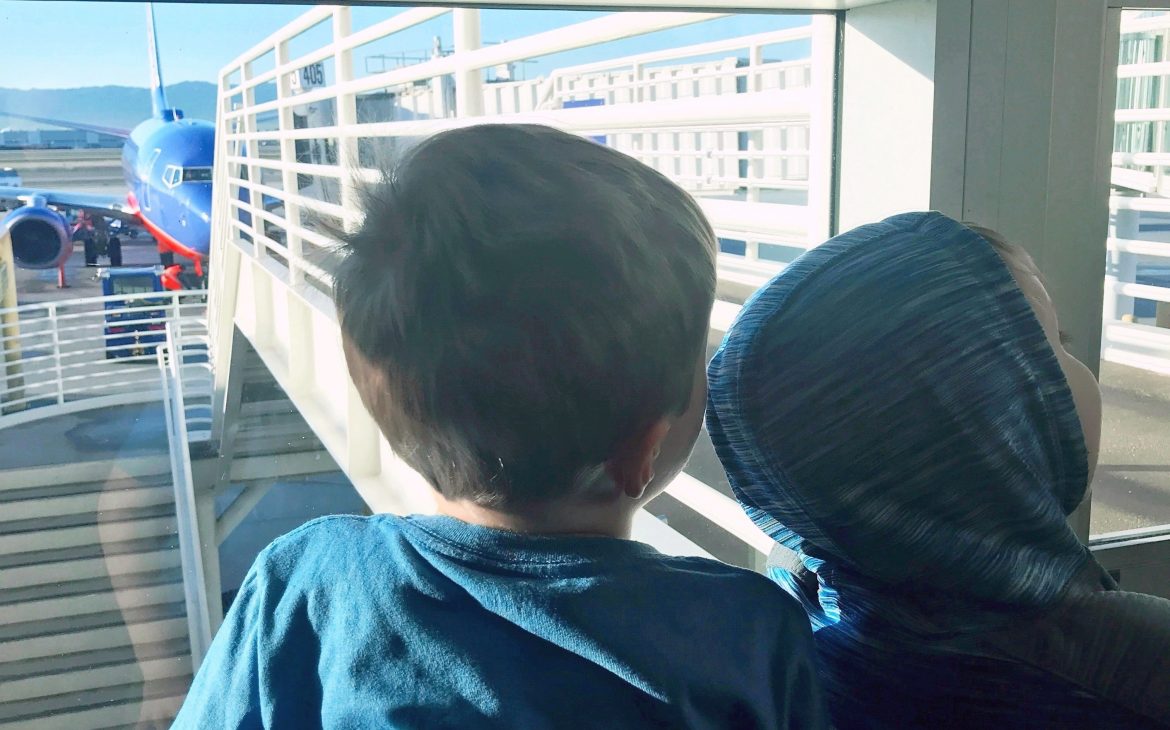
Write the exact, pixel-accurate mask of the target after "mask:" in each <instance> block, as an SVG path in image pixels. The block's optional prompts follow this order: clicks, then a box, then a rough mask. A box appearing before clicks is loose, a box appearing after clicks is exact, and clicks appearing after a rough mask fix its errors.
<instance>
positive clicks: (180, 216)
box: [0, 3, 215, 289]
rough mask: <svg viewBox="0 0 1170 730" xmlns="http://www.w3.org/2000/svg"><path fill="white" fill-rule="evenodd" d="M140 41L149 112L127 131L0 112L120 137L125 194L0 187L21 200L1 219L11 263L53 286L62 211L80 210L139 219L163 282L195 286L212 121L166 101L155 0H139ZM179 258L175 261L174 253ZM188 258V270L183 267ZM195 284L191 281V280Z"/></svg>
mask: <svg viewBox="0 0 1170 730" xmlns="http://www.w3.org/2000/svg"><path fill="white" fill-rule="evenodd" d="M146 24H147V45H148V52H149V60H150V81H151V107H152V115H151V118H150V119H147V120H146V121H144V122H142V123H141V124H139V125H138V126H136V127H135V128H134V129H133V130H124V129H113V128H109V127H99V126H95V125H90V124H81V123H77V122H68V121H63V120H59V119H46V118H43V117H32V116H28V115H24V114H16V113H12V112H8V111H2V110H0V115H2V116H11V117H17V118H23V119H30V120H32V121H37V122H44V123H49V124H53V125H54V126H61V127H66V128H70V129H79V130H82V131H90V132H102V133H105V134H112V135H115V136H118V137H122V138H123V139H125V140H126V141H125V142H124V144H123V146H122V171H123V175H124V177H125V180H126V185H127V187H128V188H129V190H128V192H127V194H126V195H125V197H124V198H123V197H121V196H107V195H90V194H83V193H70V192H64V191H54V190H40V189H34V188H25V187H8V186H0V203H3V202H5V201H16V202H18V203H20V204H21V206H20V207H17V208H15V209H14V210H12V211H11V212H10V213H8V215H7V216H5V218H4V219H3V221H0V236H3V235H4V234H5V233H7V234H8V235H9V236H11V239H12V250H13V258H15V260H16V265H17V266H19V267H21V268H28V269H52V268H56V269H57V271H58V275H57V277H58V278H57V283H58V286H61V287H64V286H66V282H65V262H66V261H67V260H68V259H69V256H70V255H71V254H72V253H73V240H72V236H71V231H70V225H69V222H68V221H67V220H66V218H65V216H64V215H62V213H61V212H59V211H61V210H67V211H78V212H79V213H81V212H83V213H85V214H87V215H88V216H90V217H92V218H93V219H94V220H97V221H100V222H102V223H103V224H104V221H105V220H106V219H110V220H120V221H122V222H123V225H125V224H127V223H138V224H140V225H142V226H143V227H145V228H146V230H147V231H149V232H150V234H151V235H152V236H154V239H155V241H156V242H157V244H158V250H159V257H160V260H161V263H162V264H163V266H164V267H165V268H164V273H163V283H164V285H165V286H166V287H167V288H168V289H181V288H184V283H186V284H188V285H189V286H188V287H187V288H195V287H199V286H202V284H203V282H204V281H205V267H206V262H207V255H208V251H209V248H210V243H211V178H212V173H211V171H212V161H213V158H214V151H215V125H213V124H212V123H211V122H207V121H202V120H197V119H185V118H184V117H183V112H182V111H181V110H179V109H174V108H171V107H170V106H169V105H168V104H167V99H166V93H165V90H164V87H163V81H162V71H161V68H160V65H159V56H158V41H157V38H156V34H155V24H154V7H153V5H152V4H151V3H146ZM176 256H178V257H180V259H181V260H183V263H180V264H175V257H176ZM188 262H189V263H190V265H191V267H192V269H193V271H194V277H192V276H190V274H189V272H187V271H186V270H185V268H184V264H185V263H188ZM190 285H194V287H192V286H190Z"/></svg>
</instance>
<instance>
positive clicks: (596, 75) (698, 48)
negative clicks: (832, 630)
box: [210, 7, 836, 565]
mask: <svg viewBox="0 0 1170 730" xmlns="http://www.w3.org/2000/svg"><path fill="white" fill-rule="evenodd" d="M448 12H450V13H452V15H453V28H454V37H455V48H454V52H453V53H451V54H449V55H444V56H441V57H435V58H433V59H431V60H428V61H424V62H421V63H418V64H415V65H412V66H406V67H402V68H395V69H391V70H388V71H385V72H383V73H377V74H373V75H365V76H359V75H356V74H355V73H354V67H355V66H357V65H360V63H355V58H354V54H355V53H356V52H357V50H358V49H360V48H361V47H362V46H363V45H364V44H367V43H370V42H372V41H375V40H378V39H382V38H388V37H392V36H393V35H394V34H395V33H398V32H400V31H403V30H406V29H408V28H412V27H414V26H417V25H418V24H420V23H423V22H426V21H429V20H433V19H434V18H437V17H440V16H442V15H444V14H445V13H448ZM715 17H720V16H717V15H712V14H697V13H636V12H635V13H621V14H617V15H610V16H602V17H599V18H593V19H591V20H587V21H585V22H581V23H575V24H573V25H569V26H566V27H563V28H560V29H557V30H553V31H548V32H544V33H538V34H535V35H532V36H527V37H522V38H517V39H513V40H509V41H507V42H504V43H499V44H496V45H490V46H483V47H481V44H480V42H479V41H480V39H479V27H478V11H475V10H464V9H455V10H451V9H447V8H416V9H411V10H406V11H404V12H401V13H399V14H398V15H394V16H392V17H389V18H388V19H387V20H385V21H382V22H380V23H374V24H373V25H370V26H369V27H366V28H364V29H362V30H361V31H358V32H351V27H352V26H351V22H350V11H349V9H348V8H346V7H315V8H313V9H311V10H309V11H308V12H306V13H305V14H304V15H302V16H301V17H300V18H299V19H297V20H295V21H293V22H292V23H290V24H289V25H288V26H286V27H285V28H283V29H281V30H280V31H278V32H277V33H275V34H274V35H272V36H271V37H269V38H268V39H266V40H265V41H263V42H262V43H260V44H257V45H256V46H255V47H253V48H252V49H250V50H249V51H248V52H246V53H244V54H243V55H241V56H240V57H239V58H238V59H236V60H235V61H233V62H232V63H231V64H229V65H228V66H227V67H225V68H224V69H223V71H222V72H221V75H220V78H219V91H218V115H217V122H216V124H217V131H216V144H217V157H216V166H215V185H214V190H215V195H216V200H215V203H214V206H213V211H214V219H213V222H212V230H213V241H212V244H213V252H212V258H213V261H214V266H213V272H214V273H213V277H212V282H211V283H212V290H211V302H210V303H211V312H210V327H211V330H212V332H211V337H212V343H213V345H214V348H213V349H214V351H215V355H216V357H217V362H216V367H215V369H214V376H215V378H216V381H217V387H216V391H217V393H218V392H223V391H225V390H226V380H225V379H226V377H227V376H226V375H225V373H226V372H227V371H228V369H229V368H228V362H229V359H230V349H231V342H232V339H233V331H234V329H235V328H239V330H240V332H242V333H243V334H244V336H246V337H247V338H248V339H249V340H250V342H251V344H252V345H253V346H254V348H255V350H256V352H257V353H258V354H259V355H260V356H261V358H262V359H263V360H264V361H265V364H266V365H267V366H268V367H269V369H270V371H271V372H272V374H273V376H274V377H275V379H276V380H277V382H278V383H279V384H280V385H281V387H282V388H283V389H284V390H285V392H286V393H287V394H288V396H289V398H290V399H291V400H292V401H293V403H294V404H295V405H296V406H297V408H298V409H299V410H300V411H301V413H302V415H304V416H305V418H306V420H307V421H308V422H309V424H310V425H311V426H312V428H313V429H314V431H315V432H316V433H317V436H318V437H319V438H320V440H321V441H322V443H323V444H324V445H325V446H326V448H327V449H328V450H329V451H330V453H331V454H332V456H333V458H334V459H335V460H336V461H337V463H338V464H339V465H340V466H341V467H342V469H343V470H344V471H345V472H346V474H347V475H348V476H349V478H350V480H351V481H352V482H353V483H354V485H355V487H356V488H357V489H358V491H359V493H361V494H362V496H363V497H364V498H365V499H366V501H367V502H368V503H369V504H370V506H371V508H373V509H375V510H377V511H397V512H407V511H426V510H427V509H429V508H430V507H429V506H428V505H432V504H433V502H432V501H431V497H430V492H429V489H427V488H426V487H425V485H424V484H423V483H422V482H421V479H420V478H418V477H417V475H416V474H413V472H411V471H410V470H409V469H407V468H406V467H405V465H404V464H403V463H402V462H401V460H399V459H398V458H397V457H396V456H395V455H394V454H393V453H391V452H390V450H389V448H388V447H387V445H386V443H385V441H384V440H383V439H381V437H380V435H379V433H378V429H377V426H376V425H375V424H374V423H373V422H372V420H371V419H370V418H369V416H368V414H366V412H365V409H364V407H363V406H362V405H361V402H360V399H359V398H358V397H357V395H356V392H355V391H354V389H353V387H352V384H351V383H350V382H349V379H348V377H347V375H346V371H345V365H344V361H343V359H342V357H341V348H340V346H339V333H338V331H337V324H336V317H335V314H334V311H333V306H332V302H331V301H330V299H329V297H328V294H327V293H328V291H329V287H330V284H331V279H330V276H329V273H328V271H326V270H325V267H324V266H323V265H322V260H321V258H320V254H321V252H322V251H323V250H324V249H326V248H328V247H331V246H332V245H333V244H334V242H333V241H332V240H331V239H329V238H328V237H327V236H325V235H323V234H322V233H321V232H320V231H318V230H317V229H315V228H314V226H313V225H312V224H311V223H310V219H311V216H312V215H325V216H331V217H332V218H334V219H335V220H337V221H340V222H342V224H344V225H347V226H352V225H354V224H356V223H357V222H358V217H359V215H360V213H359V212H358V211H357V208H356V206H355V205H354V204H353V203H354V201H355V199H356V198H355V185H357V184H360V183H361V182H363V181H369V180H372V179H374V178H375V177H376V176H377V174H378V172H377V171H376V170H373V169H365V168H363V167H362V163H364V162H366V161H368V158H367V157H365V156H364V155H363V154H362V149H363V145H369V144H371V142H390V143H393V142H395V141H398V140H402V141H408V140H410V139H411V138H416V137H420V136H424V135H428V134H432V133H434V132H436V131H439V130H443V129H449V128H452V127H456V126H462V125H469V124H475V123H478V122H481V121H489V120H490V121H492V122H505V123H508V122H513V123H514V122H539V123H545V124H551V125H553V126H557V127H560V128H562V129H565V130H567V131H571V132H574V133H577V134H582V135H588V136H595V137H603V138H604V139H603V142H604V143H605V144H607V145H610V146H613V147H615V148H617V149H619V150H622V151H623V152H626V153H627V154H630V155H632V156H635V157H637V158H638V159H641V160H643V161H644V162H646V163H647V164H649V165H651V166H653V167H655V168H657V169H659V170H660V171H662V172H663V173H664V174H666V175H667V176H669V177H671V178H672V179H674V180H676V181H678V182H679V184H680V185H682V186H683V187H684V188H686V189H688V190H689V191H690V192H691V193H692V194H694V195H695V196H696V197H697V199H698V200H699V202H700V205H701V206H702V207H703V209H704V211H705V212H706V214H707V215H708V216H709V218H710V219H711V221H712V223H713V225H714V227H715V229H716V232H717V234H718V235H719V236H721V237H722V238H724V239H729V240H734V241H739V242H742V249H743V251H744V253H743V254H742V255H733V254H726V253H725V254H721V256H720V261H719V269H720V279H721V281H723V282H725V283H726V282H730V283H732V284H736V285H739V286H740V288H741V289H743V290H750V289H752V288H754V287H756V286H758V285H760V284H762V283H763V282H764V281H766V280H767V278H769V277H770V276H771V275H772V274H774V273H775V271H777V270H778V269H779V268H780V266H781V265H782V264H781V263H779V262H773V261H770V260H768V259H769V258H773V257H772V256H771V255H770V252H765V251H764V247H767V246H770V245H776V246H783V247H787V248H789V249H797V250H799V249H803V248H807V247H809V246H810V245H814V244H816V243H819V242H821V241H823V240H824V239H825V238H826V237H827V231H828V211H829V183H830V174H829V173H830V170H829V164H830V141H831V134H832V120H831V111H832V93H833V80H832V74H833V68H834V62H833V59H834V57H835V48H834V44H835V29H836V26H835V20H834V18H833V17H832V16H814V17H813V19H812V22H811V23H810V24H809V25H807V26H804V27H798V28H792V29H786V30H780V31H772V32H764V33H756V34H752V35H747V36H741V37H738V38H730V39H721V40H712V41H708V42H704V43H700V44H695V45H689V46H684V47H681V48H673V49H668V50H663V51H655V52H653V53H643V54H637V55H632V56H625V57H621V58H615V59H610V60H605V61H600V62H596V63H589V64H583V65H578V66H573V67H569V68H561V69H558V70H557V71H554V72H553V73H551V74H550V75H549V76H548V77H546V78H541V79H536V80H533V81H521V82H506V83H500V84H489V83H485V81H484V73H483V70H484V69H486V68H489V67H495V66H499V65H501V64H507V63H511V62H522V61H524V60H526V59H529V58H535V57H540V56H547V55H550V54H555V53H559V52H562V51H567V50H571V49H579V48H584V47H588V46H592V45H598V44H602V43H607V42H609V41H614V40H618V39H622V38H629V37H633V36H637V35H641V34H644V33H649V32H654V31H659V30H666V29H670V28H678V27H682V26H685V25H690V24H694V23H701V22H704V21H707V20H710V19H712V18H715ZM321 26H323V27H325V28H326V29H328V30H329V31H330V32H329V38H328V40H327V41H326V42H324V44H323V45H321V47H319V48H315V49H313V50H310V51H308V52H305V53H301V54H300V55H298V56H297V57H293V56H292V52H291V50H290V48H291V46H292V45H293V44H292V41H294V39H297V38H298V36H300V35H301V34H302V33H304V32H305V31H306V30H308V29H310V28H314V27H318V28H319V27H321ZM318 32H319V31H318ZM302 40H303V39H302ZM793 41H800V42H803V43H806V44H807V46H808V47H809V48H811V54H810V56H809V57H808V58H804V59H796V60H792V58H791V54H790V55H789V56H788V57H786V58H785V60H783V61H777V60H770V59H769V58H768V56H769V54H770V52H771V51H770V47H772V46H776V45H777V44H782V43H790V42H793ZM318 62H321V63H324V64H326V72H325V75H326V84H325V85H324V86H322V87H321V88H316V89H312V90H310V91H306V92H303V93H294V87H293V84H292V81H291V77H292V75H293V74H295V73H296V72H297V71H299V70H300V69H301V68H304V67H306V66H308V65H309V64H312V63H318ZM452 84H453V86H454V89H453V91H454V94H451V93H450V92H451V91H452V89H451V86H452ZM272 85H275V87H276V90H275V99H273V100H271V101H262V102H257V92H258V90H260V89H261V88H262V87H271V86H272ZM381 90H391V91H394V92H395V93H396V94H397V97H396V98H397V99H398V100H399V101H398V103H399V104H400V106H401V107H402V108H404V109H405V110H406V111H407V112H409V114H406V115H403V116H405V117H406V118H402V117H399V116H392V117H391V118H372V119H371V118H369V116H368V115H365V116H363V118H362V119H361V120H360V123H359V120H358V106H359V99H361V98H362V95H363V94H369V93H372V92H378V91H381ZM266 93H267V92H266ZM269 97H271V94H269ZM448 97H453V99H454V104H453V105H451V104H449V103H448V102H449V101H450V99H449V98H448ZM584 99H591V100H593V101H592V102H590V103H591V104H592V105H587V106H575V105H573V104H572V103H571V102H576V101H581V100H584ZM566 102H570V103H569V104H566ZM313 105H316V107H317V108H318V109H320V110H322V111H321V112H320V113H319V114H318V115H317V116H316V117H315V118H306V117H305V116H304V115H305V113H306V112H305V110H306V109H310V108H312V106H313ZM295 115H298V116H295ZM320 142H324V143H325V144H318V143H320ZM307 143H311V145H312V146H314V148H315V149H327V150H329V152H328V154H322V153H314V154H313V155H310V156H308V157H306V155H305V154H304V150H305V149H306V147H307V146H308V144H307ZM276 148H278V149H279V155H277V154H273V151H274V149H276ZM304 176H308V178H309V179H310V180H311V181H312V182H311V184H308V185H306V184H305V182H304ZM737 311H738V307H737V305H735V304H732V303H729V302H719V303H718V304H717V306H716V308H715V312H714V313H713V314H712V320H711V321H712V328H713V332H714V333H715V336H718V334H719V333H721V332H722V331H725V330H726V328H727V326H728V325H729V324H730V322H731V320H732V319H733V318H734V316H735V313H736V312H737ZM224 407H226V406H225V405H224V404H223V403H221V404H218V405H217V408H216V411H215V412H216V413H217V414H219V413H221V412H222V409H223V408H224ZM219 427H220V424H216V428H219ZM667 494H668V495H669V496H670V497H671V498H672V499H674V500H676V501H677V502H679V503H681V504H682V505H683V506H685V507H686V508H687V509H688V510H689V511H691V512H693V513H694V517H695V518H696V519H697V520H699V521H700V522H701V523H702V524H703V525H705V526H706V527H705V528H704V529H709V530H713V531H715V532H717V533H719V534H725V535H731V536H733V537H734V539H735V540H738V541H739V542H740V543H742V544H743V545H744V547H745V550H746V552H747V553H748V554H750V555H752V556H754V557H753V558H751V559H750V560H749V562H750V563H752V564H756V565H758V564H760V563H761V562H762V560H763V557H764V556H765V555H766V554H767V551H768V550H769V549H770V546H771V540H769V539H768V538H767V537H766V536H764V535H763V534H762V533H760V532H759V530H757V529H756V528H755V526H754V525H752V523H751V521H750V520H748V518H747V517H746V516H744V514H743V512H742V511H741V510H740V508H739V506H738V505H737V504H736V503H735V501H734V500H732V499H730V498H729V497H727V496H726V495H724V494H721V493H720V492H718V491H717V490H715V489H714V488H712V487H710V486H708V485H706V484H703V483H701V482H699V481H697V480H696V479H694V478H692V477H689V476H685V475H684V476H681V477H679V479H678V480H677V481H676V482H674V483H673V484H671V485H670V487H669V488H668V490H667ZM636 524H637V525H638V527H637V529H638V530H639V533H640V534H641V535H642V536H643V538H644V539H649V540H652V541H653V542H654V543H655V544H658V545H660V546H662V547H664V548H665V549H669V550H672V551H675V552H679V551H683V552H687V551H691V552H700V553H701V552H702V550H700V549H699V548H697V547H696V546H695V544H694V543H693V542H691V540H690V539H688V538H689V537H694V536H693V535H687V536H684V535H680V534H679V533H678V532H677V531H676V530H673V529H671V527H668V526H666V525H664V524H662V523H661V522H659V521H658V520H656V519H653V518H651V517H649V516H648V515H646V514H640V515H639V517H638V520H637V523H636ZM700 541H702V540H701V539H700Z"/></svg>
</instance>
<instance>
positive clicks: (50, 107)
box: [0, 81, 215, 129]
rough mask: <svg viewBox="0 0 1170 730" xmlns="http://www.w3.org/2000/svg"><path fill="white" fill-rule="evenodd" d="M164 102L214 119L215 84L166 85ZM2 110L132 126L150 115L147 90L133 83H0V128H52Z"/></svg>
mask: <svg viewBox="0 0 1170 730" xmlns="http://www.w3.org/2000/svg"><path fill="white" fill-rule="evenodd" d="M167 103H169V104H170V105H171V106H172V107H176V108H178V109H182V110H183V116H185V117H188V118H195V119H207V120H213V119H215V84H211V83H208V82H206V81H184V82H182V83H178V84H174V85H172V86H168V87H167ZM4 111H12V112H18V113H20V114H28V115H30V116H34V117H50V118H53V119H64V120H67V121H71V122H82V123H84V124H96V125H99V126H103V127H119V128H121V129H133V128H134V126H135V125H136V124H138V123H139V122H141V121H142V120H144V119H146V118H147V117H149V116H150V90H149V89H146V88H137V87H133V86H85V87H81V88H77V89H7V88H4V87H0V129H53V127H52V126H50V125H47V124H41V123H39V122H31V121H28V120H25V119H16V118H13V117H6V116H4Z"/></svg>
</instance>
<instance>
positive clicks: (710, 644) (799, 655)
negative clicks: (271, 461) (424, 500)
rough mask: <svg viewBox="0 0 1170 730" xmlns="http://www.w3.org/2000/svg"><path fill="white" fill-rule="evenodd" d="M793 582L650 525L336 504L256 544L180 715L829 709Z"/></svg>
mask: <svg viewBox="0 0 1170 730" xmlns="http://www.w3.org/2000/svg"><path fill="white" fill-rule="evenodd" d="M813 651H814V650H813V644H812V636H811V632H810V630H809V625H808V620H807V619H806V618H805V616H804V613H803V612H802V611H801V609H800V607H799V606H798V605H797V604H796V602H795V601H794V600H793V599H792V598H791V597H790V596H788V595H787V594H786V593H785V592H784V591H783V590H782V589H781V588H780V587H779V586H777V585H775V584H774V583H772V582H771V581H769V580H768V579H767V578H765V577H763V576H760V575H756V574H754V573H751V572H748V571H745V570H740V569H738V568H733V567H729V566H726V565H723V564H722V563H717V562H715V561H711V560H705V559H702V558H680V557H670V556H666V555H662V554H660V553H658V552H656V551H655V550H654V549H653V548H651V547H649V546H647V545H644V544H642V543H638V542H634V541H631V540H619V539H614V538H605V537H539V536H533V535H522V534H517V533H511V532H505V531H501V530H492V529H488V528H484V527H479V526H475V525H469V524H466V523H464V522H461V521H459V520H455V519H452V518H449V517H432V516H426V517H421V516H415V517H407V518H402V517H394V516H389V515H378V516H375V517H364V518H363V517H326V518H323V519H319V520H316V521H314V522H310V523H308V524H306V525H304V526H303V527H300V528H298V529H296V530H294V531H293V532H291V533H289V534H287V535H285V536H284V537H281V538H279V539H277V540H276V541H275V542H274V543H272V545H270V546H269V547H267V548H266V549H265V550H264V551H263V552H262V553H261V554H260V555H259V557H258V558H257V559H256V563H255V564H254V565H253V566H252V569H251V570H250V571H249V573H248V575H247V577H246V578H245V579H244V583H243V585H242V586H241V587H240V591H239V594H238V595H237V597H236V600H235V602H234V603H233V605H232V607H231V610H230V611H229V612H228V615H227V617H226V618H225V620H224V624H223V627H222V628H220V630H219V633H218V634H217V635H216V637H215V640H214V642H213V643H212V645H211V649H210V652H209V653H208V655H207V657H206V659H205V660H204V662H203V665H202V666H201V667H200V669H199V672H198V675H197V676H196V677H195V682H194V684H193V685H192V687H191V691H190V693H189V694H188V696H187V700H186V702H185V703H184V705H183V708H182V711H181V712H180V713H179V717H178V718H177V720H176V722H175V727H176V728H192V729H196V728H197V729H199V730H204V729H206V728H236V727H276V728H288V727H335V728H342V727H344V728H375V727H376V728H385V727H394V728H440V727H453V728H454V727H458V728H484V727H507V728H525V730H535V729H538V728H563V727H605V728H612V727H672V728H673V727H688V728H715V727H722V728H822V727H824V726H825V724H824V720H823V719H822V718H823V707H822V702H821V698H820V689H819V685H818V684H817V678H816V670H815V666H814V657H813Z"/></svg>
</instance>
